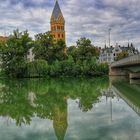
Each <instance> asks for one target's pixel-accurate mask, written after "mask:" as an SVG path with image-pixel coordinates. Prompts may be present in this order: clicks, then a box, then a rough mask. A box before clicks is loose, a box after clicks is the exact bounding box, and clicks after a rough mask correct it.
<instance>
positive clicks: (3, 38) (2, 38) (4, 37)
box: [0, 36, 8, 42]
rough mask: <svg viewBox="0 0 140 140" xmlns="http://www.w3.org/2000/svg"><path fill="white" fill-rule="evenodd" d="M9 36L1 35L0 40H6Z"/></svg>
mask: <svg viewBox="0 0 140 140" xmlns="http://www.w3.org/2000/svg"><path fill="white" fill-rule="evenodd" d="M7 39H8V37H6V36H0V42H6V41H7Z"/></svg>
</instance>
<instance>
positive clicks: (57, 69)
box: [0, 30, 108, 78]
mask: <svg viewBox="0 0 140 140" xmlns="http://www.w3.org/2000/svg"><path fill="white" fill-rule="evenodd" d="M31 48H32V50H33V54H34V61H32V62H30V61H29V60H28V59H27V55H28V53H29V50H30V49H31ZM98 57H99V49H98V48H97V47H95V46H94V45H92V44H91V41H90V40H89V39H87V38H85V37H84V38H80V39H79V40H78V41H77V42H76V45H75V46H70V47H66V44H65V42H64V41H62V40H60V41H57V42H54V39H53V36H52V35H51V33H50V32H45V33H40V34H37V35H35V39H34V40H33V39H32V38H31V37H30V36H29V33H28V31H24V32H20V31H19V30H15V31H13V34H12V35H10V36H9V37H8V39H7V41H6V42H3V43H2V42H1V43H0V62H1V73H3V74H4V75H6V76H10V77H17V78H21V77H48V76H50V77H57V76H98V75H105V74H107V73H108V65H107V64H99V63H98Z"/></svg>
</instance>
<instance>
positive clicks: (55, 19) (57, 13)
mask: <svg viewBox="0 0 140 140" xmlns="http://www.w3.org/2000/svg"><path fill="white" fill-rule="evenodd" d="M50 24H51V34H52V35H53V37H54V41H55V42H57V41H58V40H63V41H64V42H65V19H64V17H63V14H62V12H61V9H60V6H59V3H58V1H57V0H56V2H55V6H54V9H53V12H52V16H51V21H50Z"/></svg>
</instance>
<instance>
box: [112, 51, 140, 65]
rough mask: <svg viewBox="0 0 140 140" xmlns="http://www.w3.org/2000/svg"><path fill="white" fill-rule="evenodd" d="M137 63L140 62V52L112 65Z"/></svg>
mask: <svg viewBox="0 0 140 140" xmlns="http://www.w3.org/2000/svg"><path fill="white" fill-rule="evenodd" d="M135 64H140V54H138V55H133V56H129V57H127V58H124V59H122V60H119V61H116V62H113V63H112V64H111V65H110V67H122V66H129V65H135Z"/></svg>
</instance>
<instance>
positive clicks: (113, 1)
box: [0, 0, 140, 48]
mask: <svg viewBox="0 0 140 140" xmlns="http://www.w3.org/2000/svg"><path fill="white" fill-rule="evenodd" d="M54 3H55V0H0V35H5V34H6V35H8V34H9V33H11V32H12V31H13V30H14V29H16V28H19V29H20V30H22V31H23V30H26V29H28V31H29V32H30V34H31V36H32V37H33V36H34V35H35V34H37V33H40V32H45V31H48V30H50V17H51V13H52V10H53V7H54ZM59 4H60V7H61V9H62V12H63V15H64V17H65V20H66V35H67V44H68V45H73V44H75V42H76V40H77V39H78V38H80V37H87V38H90V39H91V40H92V42H93V44H95V45H97V46H101V47H103V46H104V44H105V42H106V43H107V44H108V30H109V28H111V44H115V43H116V42H117V43H119V44H121V45H126V44H128V41H130V42H133V43H134V45H135V46H136V47H137V48H140V39H139V37H140V0H59Z"/></svg>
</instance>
